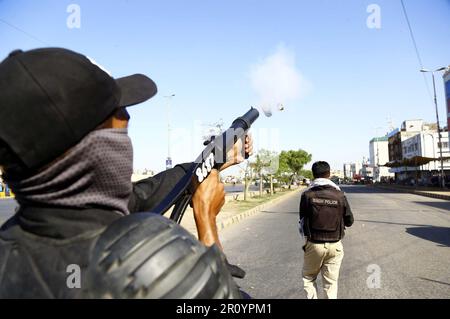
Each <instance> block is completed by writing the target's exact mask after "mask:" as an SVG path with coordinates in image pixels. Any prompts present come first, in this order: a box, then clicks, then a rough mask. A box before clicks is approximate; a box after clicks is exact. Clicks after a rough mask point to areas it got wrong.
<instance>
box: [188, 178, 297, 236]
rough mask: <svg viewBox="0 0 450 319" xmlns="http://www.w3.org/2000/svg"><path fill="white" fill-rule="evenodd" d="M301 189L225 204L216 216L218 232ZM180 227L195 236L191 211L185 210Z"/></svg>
mask: <svg viewBox="0 0 450 319" xmlns="http://www.w3.org/2000/svg"><path fill="white" fill-rule="evenodd" d="M302 189H303V187H302V188H296V189H294V190H287V191H283V192H279V193H276V194H275V195H272V196H271V197H268V196H267V197H262V198H260V197H253V198H251V199H250V200H249V201H243V200H237V201H236V200H235V201H229V202H227V203H226V204H225V205H224V207H223V209H222V211H221V212H220V214H219V215H218V216H217V220H216V224H217V229H218V231H221V230H223V229H225V228H227V227H229V226H231V225H234V224H237V223H239V222H241V221H242V220H244V219H246V218H248V217H250V216H253V215H256V214H257V213H259V212H261V211H262V210H264V209H265V208H266V207H267V206H270V205H273V204H276V203H278V202H280V201H283V200H285V199H287V198H289V197H291V196H295V195H296V194H297V195H299V193H300V192H301V190H302ZM181 225H182V226H183V227H184V228H186V229H187V230H188V231H190V232H191V233H192V234H194V235H197V229H196V227H195V221H194V216H193V212H192V209H188V210H186V213H185V216H184V218H183V221H182V222H181Z"/></svg>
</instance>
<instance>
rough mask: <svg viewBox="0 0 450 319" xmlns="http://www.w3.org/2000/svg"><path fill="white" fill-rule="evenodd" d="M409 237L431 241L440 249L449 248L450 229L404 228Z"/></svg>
mask: <svg viewBox="0 0 450 319" xmlns="http://www.w3.org/2000/svg"><path fill="white" fill-rule="evenodd" d="M406 232H407V233H408V234H410V235H413V236H416V237H419V238H422V239H426V240H429V241H432V242H434V243H436V244H439V245H441V246H442V247H445V246H446V247H450V228H449V227H436V226H425V227H410V228H406Z"/></svg>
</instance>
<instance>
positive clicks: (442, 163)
mask: <svg viewBox="0 0 450 319" xmlns="http://www.w3.org/2000/svg"><path fill="white" fill-rule="evenodd" d="M445 69H446V68H445V67H442V68H438V69H436V70H434V71H430V70H427V69H421V70H420V72H430V73H431V76H432V78H433V91H434V106H435V109H436V122H437V123H436V124H437V131H438V140H439V153H440V162H441V187H442V188H445V174H444V159H443V158H442V139H441V127H440V125H439V112H438V105H437V97H436V84H435V81H434V72H439V71H443V70H445Z"/></svg>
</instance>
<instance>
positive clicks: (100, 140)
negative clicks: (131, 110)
mask: <svg viewBox="0 0 450 319" xmlns="http://www.w3.org/2000/svg"><path fill="white" fill-rule="evenodd" d="M132 171H133V148H132V144H131V140H130V138H129V136H128V130H127V129H116V128H112V129H101V130H95V131H92V132H91V133H90V134H88V135H87V136H85V137H84V138H83V139H82V140H81V141H80V142H79V143H78V144H77V145H76V146H74V147H73V148H72V149H71V150H70V151H69V152H68V153H67V154H65V155H64V156H63V157H62V158H61V159H59V160H57V161H56V162H55V163H53V164H51V165H50V166H49V167H47V168H45V169H44V170H42V171H40V172H39V173H37V174H35V175H33V176H31V177H27V178H25V179H21V180H14V178H9V177H8V175H6V176H4V177H5V181H6V182H7V184H8V185H9V186H10V188H11V189H12V191H13V192H14V194H15V196H16V200H17V201H18V203H19V204H20V205H26V206H33V204H34V205H36V204H37V205H39V206H42V205H44V206H49V207H66V208H100V209H107V210H113V211H116V212H118V213H120V214H123V215H127V214H129V211H128V200H129V197H130V194H131V191H132V184H131V174H132Z"/></svg>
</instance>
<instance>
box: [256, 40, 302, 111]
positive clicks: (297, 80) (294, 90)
mask: <svg viewBox="0 0 450 319" xmlns="http://www.w3.org/2000/svg"><path fill="white" fill-rule="evenodd" d="M250 80H251V85H252V88H253V89H254V90H255V92H256V93H257V94H258V98H259V105H260V107H261V109H262V111H263V112H264V113H265V115H266V116H271V115H272V109H273V108H274V107H275V106H278V109H279V110H282V109H284V106H283V107H280V105H283V104H286V103H287V102H289V101H293V100H296V99H298V98H300V97H301V96H302V95H304V93H306V91H307V89H308V87H309V84H308V82H307V81H306V80H305V79H304V78H303V76H302V75H301V74H300V71H299V70H298V69H297V67H296V64H295V55H294V53H293V52H292V51H291V50H289V49H288V48H286V47H285V46H284V45H279V46H278V48H277V50H276V51H275V53H273V54H271V55H269V56H267V57H266V58H264V59H263V60H262V61H261V62H260V63H258V64H256V65H254V66H252V67H251V69H250Z"/></svg>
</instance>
